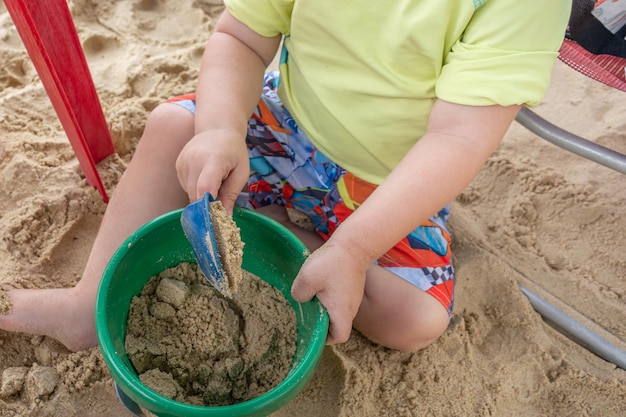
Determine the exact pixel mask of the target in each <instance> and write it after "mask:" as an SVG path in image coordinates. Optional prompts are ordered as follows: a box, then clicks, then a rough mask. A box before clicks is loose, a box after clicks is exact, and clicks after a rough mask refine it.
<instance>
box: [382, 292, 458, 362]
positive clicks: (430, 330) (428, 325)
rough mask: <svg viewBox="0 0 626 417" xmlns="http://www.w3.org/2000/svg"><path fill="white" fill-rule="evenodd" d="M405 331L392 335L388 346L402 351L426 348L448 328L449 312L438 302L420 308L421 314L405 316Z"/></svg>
mask: <svg viewBox="0 0 626 417" xmlns="http://www.w3.org/2000/svg"><path fill="white" fill-rule="evenodd" d="M403 322H404V327H405V331H404V332H398V333H399V334H396V335H390V337H389V341H388V343H385V345H386V346H388V347H390V348H393V349H396V350H401V351H416V350H420V349H424V348H426V347H427V346H429V345H431V344H432V343H433V342H435V341H436V340H437V339H439V337H441V335H442V334H443V333H444V332H445V331H446V329H447V328H448V324H449V322H450V319H449V315H448V312H447V311H446V309H445V308H444V307H443V306H442V305H440V304H439V303H438V302H436V304H435V303H434V304H433V305H432V306H428V307H422V308H420V313H419V315H412V316H411V317H404V320H403Z"/></svg>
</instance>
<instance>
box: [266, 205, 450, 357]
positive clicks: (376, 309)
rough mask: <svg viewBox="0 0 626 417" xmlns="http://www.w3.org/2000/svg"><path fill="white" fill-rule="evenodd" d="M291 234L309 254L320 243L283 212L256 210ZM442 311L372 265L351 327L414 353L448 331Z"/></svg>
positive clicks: (419, 292)
mask: <svg viewBox="0 0 626 417" xmlns="http://www.w3.org/2000/svg"><path fill="white" fill-rule="evenodd" d="M257 211H258V212H259V213H263V214H265V215H266V216H268V217H271V218H273V219H274V220H276V221H278V222H279V223H281V224H283V225H284V226H286V227H287V228H288V229H289V230H291V231H292V232H294V234H295V235H296V236H298V238H300V240H302V241H303V242H304V244H305V245H306V246H307V248H309V250H310V251H311V252H312V251H314V250H315V249H317V248H319V247H320V246H322V244H323V243H324V241H323V240H322V238H320V237H319V236H318V235H317V234H316V233H314V232H310V231H308V230H305V229H303V228H301V227H300V226H298V225H296V224H294V223H292V222H291V221H290V220H289V216H288V215H287V212H286V210H285V209H284V208H283V207H281V206H278V205H275V204H271V205H269V206H266V207H262V208H260V209H258V210H257ZM448 321H449V316H448V312H447V311H446V309H445V308H444V307H443V306H442V305H441V304H440V303H439V301H437V300H435V299H434V298H433V297H431V296H430V295H428V294H427V293H426V292H424V291H422V290H421V289H419V288H417V287H415V286H413V285H411V284H409V283H408V282H406V281H405V280H403V279H402V278H400V277H398V276H396V275H394V274H393V273H391V272H389V271H386V270H385V269H383V268H381V267H379V266H376V265H372V267H371V268H370V269H369V270H368V272H367V278H366V281H365V294H364V296H363V301H362V302H361V306H360V308H359V311H358V313H357V316H356V318H355V319H354V323H353V325H354V327H355V328H356V329H357V330H359V331H360V332H361V333H363V335H365V336H366V337H368V338H369V339H371V340H373V341H375V342H376V343H379V344H381V345H384V346H387V347H390V348H393V349H398V350H406V351H412V350H418V349H422V348H424V347H426V346H428V345H429V344H431V343H432V342H434V341H435V340H436V339H437V338H438V337H439V336H441V334H442V333H443V332H444V331H445V330H446V328H447V327H448Z"/></svg>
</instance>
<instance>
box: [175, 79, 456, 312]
mask: <svg viewBox="0 0 626 417" xmlns="http://www.w3.org/2000/svg"><path fill="white" fill-rule="evenodd" d="M278 83H279V78H278V75H277V73H275V72H272V73H268V74H266V76H265V82H264V88H263V95H262V97H261V100H260V101H259V104H258V105H257V108H256V110H255V112H254V114H253V115H252V117H251V118H250V120H249V121H248V134H247V138H246V142H247V145H248V155H249V156H250V171H251V172H250V178H249V180H248V202H247V204H248V205H249V206H252V207H253V208H256V207H263V206H266V205H269V204H279V205H281V206H283V207H287V208H292V209H295V210H297V211H300V212H302V213H304V214H305V215H306V216H307V217H308V218H309V219H310V220H311V222H312V223H313V225H314V226H315V230H316V232H317V233H318V234H319V235H320V236H321V237H322V238H323V239H325V240H327V239H328V238H329V237H330V236H331V235H332V234H333V232H334V231H335V230H336V229H337V227H338V226H339V225H340V224H341V223H342V221H344V220H345V219H346V218H347V217H348V216H349V215H350V214H352V213H353V212H354V210H356V209H357V208H358V207H359V205H360V204H362V203H363V202H364V201H365V199H366V198H367V197H368V196H369V195H370V194H371V193H372V192H373V191H374V190H375V189H376V185H375V184H371V183H368V182H365V181H363V180H361V179H359V178H357V177H355V176H354V175H352V174H351V173H350V172H347V171H346V170H345V169H343V168H342V167H340V166H339V165H337V164H336V163H334V162H333V161H331V160H330V159H328V158H327V157H326V156H325V155H324V154H322V152H320V151H319V150H318V149H317V148H315V146H314V145H313V144H312V143H311V142H310V141H309V139H308V138H307V137H306V135H305V134H304V132H302V131H301V130H300V129H299V127H298V124H297V123H296V121H295V120H294V119H293V118H292V117H291V115H290V114H289V112H288V111H287V109H285V107H284V106H283V105H282V103H281V100H280V98H279V97H278V95H277V94H276V91H277V88H278ZM168 102H170V103H175V104H178V105H180V106H182V107H184V108H186V109H187V110H189V111H190V112H192V113H195V109H196V107H195V96H194V95H193V94H190V95H185V96H179V97H174V98H172V99H170V100H168ZM448 216H449V207H448V206H446V207H444V208H443V209H442V210H440V211H439V212H438V213H437V214H435V215H434V216H433V217H431V218H430V219H429V220H428V221H426V222H425V223H424V224H422V225H421V226H419V227H418V228H417V229H415V230H414V231H412V232H411V233H410V234H409V235H408V236H406V237H405V238H404V239H402V240H401V241H400V242H398V243H397V244H396V245H395V246H394V247H393V248H391V249H390V250H389V251H388V252H387V253H386V254H385V255H383V256H382V257H381V258H380V259H378V261H377V264H378V265H379V266H381V267H383V268H385V269H387V270H389V271H390V272H392V273H394V274H396V275H398V276H399V277H401V278H402V279H404V280H406V281H408V282H409V283H411V284H413V285H415V286H417V287H418V288H420V289H422V290H423V291H426V292H427V293H428V294H430V295H431V296H433V297H435V299H437V300H438V301H439V302H440V303H441V304H442V305H443V306H444V307H445V308H446V310H447V311H448V313H449V314H451V313H452V308H453V305H454V270H453V268H452V265H451V256H452V254H451V251H450V242H451V238H450V235H449V233H448V230H447V227H446V220H447V218H448Z"/></svg>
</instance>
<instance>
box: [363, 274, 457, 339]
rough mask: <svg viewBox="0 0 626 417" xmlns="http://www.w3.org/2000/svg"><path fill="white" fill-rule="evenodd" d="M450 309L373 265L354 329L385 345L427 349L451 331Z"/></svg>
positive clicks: (368, 275)
mask: <svg viewBox="0 0 626 417" xmlns="http://www.w3.org/2000/svg"><path fill="white" fill-rule="evenodd" d="M448 322H449V316H448V312H447V311H446V309H445V308H444V307H443V305H441V303H439V301H437V300H436V299H435V298H433V297H432V296H430V295H429V294H427V293H426V292H424V291H422V290H421V289H419V288H417V287H415V286H414V285H412V284H410V283H408V282H406V281H405V280H403V279H402V278H400V277H398V276H397V275H395V274H393V273H391V272H389V271H387V270H385V269H383V268H381V267H379V266H376V265H372V266H371V267H370V269H369V270H368V271H367V279H366V281H365V295H364V296H363V301H362V302H361V306H360V307H359V311H358V313H357V316H356V318H355V319H354V323H353V325H354V328H356V329H357V330H359V331H360V332H361V333H363V334H364V335H365V336H367V337H368V338H369V339H371V340H373V341H375V342H377V343H380V344H381V345H384V346H387V347H390V348H392V349H398V350H403V351H414V350H418V349H422V348H425V347H426V346H428V345H430V344H431V343H432V342H434V341H435V340H437V338H439V336H441V335H442V334H443V332H444V331H445V330H446V328H447V327H448Z"/></svg>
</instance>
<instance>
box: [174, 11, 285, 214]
mask: <svg viewBox="0 0 626 417" xmlns="http://www.w3.org/2000/svg"><path fill="white" fill-rule="evenodd" d="M280 39H281V37H280V36H275V37H272V38H266V37H263V36H261V35H259V34H257V33H256V32H254V31H252V30H251V29H250V28H248V27H247V26H246V25H244V24H243V23H241V22H239V21H238V20H236V19H235V18H234V17H233V16H232V15H231V14H230V13H229V12H228V11H225V12H224V14H223V15H222V17H221V18H220V20H219V21H218V23H217V26H216V28H215V31H214V33H213V34H212V36H211V38H210V39H209V41H208V43H207V47H206V50H205V52H204V55H203V58H202V65H201V69H200V76H199V81H198V86H197V90H196V99H197V111H196V117H195V136H194V138H193V139H192V140H191V141H190V142H189V143H188V144H187V145H186V146H185V148H184V149H183V150H182V152H181V153H180V155H179V157H178V160H177V163H176V169H177V172H178V179H179V181H180V183H181V185H182V187H183V188H184V189H185V191H186V192H187V193H188V194H189V199H190V200H191V201H194V200H196V199H198V198H201V197H202V196H203V195H204V192H205V191H208V192H210V193H211V194H213V195H214V196H216V197H217V198H219V199H220V200H222V203H223V204H224V207H225V208H226V209H227V210H229V211H230V210H232V207H233V205H234V201H235V199H236V197H237V195H238V194H239V192H240V191H241V190H242V188H243V186H244V185H245V183H246V181H247V179H248V171H249V162H248V154H247V150H246V145H245V137H246V128H247V122H248V119H249V118H250V115H251V114H252V112H253V111H254V108H255V106H256V105H257V103H258V101H259V98H260V97H261V89H262V81H263V74H264V72H265V69H266V68H267V66H268V65H269V63H270V62H271V61H272V59H273V58H274V55H275V54H276V51H277V49H278V45H279V43H280Z"/></svg>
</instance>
